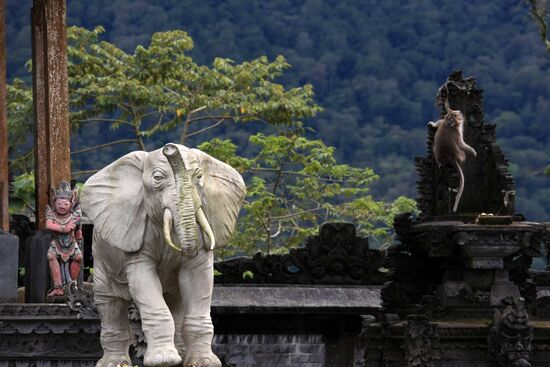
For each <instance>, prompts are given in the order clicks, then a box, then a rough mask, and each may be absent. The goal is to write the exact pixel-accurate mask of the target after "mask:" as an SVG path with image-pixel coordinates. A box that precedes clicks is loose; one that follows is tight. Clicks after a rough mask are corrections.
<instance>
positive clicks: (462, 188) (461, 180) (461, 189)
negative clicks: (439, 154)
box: [453, 160, 464, 213]
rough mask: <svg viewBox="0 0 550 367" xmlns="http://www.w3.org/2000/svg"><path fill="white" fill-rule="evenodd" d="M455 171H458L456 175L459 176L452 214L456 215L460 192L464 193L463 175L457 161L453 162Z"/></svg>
mask: <svg viewBox="0 0 550 367" xmlns="http://www.w3.org/2000/svg"><path fill="white" fill-rule="evenodd" d="M454 166H455V168H456V170H457V171H458V174H459V175H460V183H459V187H458V192H457V194H456V198H455V205H454V206H453V213H456V210H457V209H458V203H459V202H460V198H461V197H462V191H464V173H463V172H462V167H460V163H458V161H457V160H455V164H454Z"/></svg>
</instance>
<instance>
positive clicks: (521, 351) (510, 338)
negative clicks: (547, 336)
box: [488, 297, 533, 367]
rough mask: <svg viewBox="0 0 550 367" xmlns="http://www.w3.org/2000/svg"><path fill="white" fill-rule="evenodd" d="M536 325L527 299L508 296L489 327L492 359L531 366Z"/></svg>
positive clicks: (505, 364) (511, 366) (512, 365)
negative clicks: (530, 321)
mask: <svg viewBox="0 0 550 367" xmlns="http://www.w3.org/2000/svg"><path fill="white" fill-rule="evenodd" d="M532 341H533V327H532V326H531V325H529V315H528V314H527V310H526V309H525V307H524V304H523V299H521V298H512V297H508V298H506V299H504V300H503V301H502V303H501V305H500V307H498V308H497V309H495V315H494V319H493V324H492V325H491V327H490V330H489V336H488V343H489V358H490V360H492V361H496V364H495V365H496V366H502V367H508V366H509V367H518V366H519V367H521V366H525V367H528V366H531V363H530V362H529V361H530V358H531V347H532V346H531V343H532Z"/></svg>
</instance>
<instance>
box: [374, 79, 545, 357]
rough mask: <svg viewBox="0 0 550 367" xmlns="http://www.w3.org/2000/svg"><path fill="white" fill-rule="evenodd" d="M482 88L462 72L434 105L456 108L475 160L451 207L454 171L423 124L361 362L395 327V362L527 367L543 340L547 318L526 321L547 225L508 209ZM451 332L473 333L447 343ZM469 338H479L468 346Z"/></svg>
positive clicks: (510, 183) (378, 353)
mask: <svg viewBox="0 0 550 367" xmlns="http://www.w3.org/2000/svg"><path fill="white" fill-rule="evenodd" d="M482 92H483V91H482V90H480V89H478V88H477V86H476V80H475V79H474V78H463V76H462V72H460V71H455V72H453V73H451V74H450V75H449V77H448V79H447V81H446V82H445V84H444V85H443V86H442V87H441V88H440V89H439V92H438V95H437V97H436V102H437V104H438V105H440V106H441V107H442V110H443V106H444V102H445V101H446V100H447V101H448V102H449V104H450V108H451V109H453V110H460V111H461V112H462V114H463V116H464V121H465V122H464V141H465V142H466V144H468V145H470V146H471V147H473V148H474V149H475V150H476V152H477V157H475V158H474V157H472V156H468V157H467V159H466V161H465V163H464V165H463V171H464V177H465V186H464V192H463V195H462V199H461V201H460V203H459V205H458V210H457V212H456V213H453V212H452V207H453V204H454V201H455V195H456V191H457V190H456V188H457V187H458V186H459V174H458V172H457V170H456V169H455V168H454V167H446V166H439V165H438V164H437V163H436V162H435V159H434V158H433V154H432V149H433V144H434V133H435V131H436V129H435V128H433V127H431V126H428V143H427V155H426V156H425V157H420V158H417V159H416V165H417V171H418V174H419V180H418V193H419V197H418V198H417V203H418V207H419V209H420V214H419V215H418V217H417V218H415V217H413V215H411V214H410V213H406V214H401V215H398V216H397V217H396V218H395V223H394V227H395V232H396V236H397V240H398V241H399V243H398V244H395V245H393V246H392V247H391V248H390V249H389V250H388V258H387V262H386V267H387V268H389V269H390V272H389V279H388V281H387V282H386V283H385V284H384V286H383V288H382V290H381V298H382V305H383V310H384V312H385V317H384V318H383V319H382V320H379V322H378V323H372V324H371V325H367V326H365V330H364V333H365V335H366V336H367V338H366V340H367V342H366V348H367V356H368V357H367V366H379V365H382V364H380V363H381V361H382V360H383V359H385V358H386V359H387V358H390V357H389V356H390V355H391V353H392V351H393V352H396V351H395V350H393V349H392V348H395V347H396V346H397V345H394V346H393V347H388V346H389V345H390V344H391V343H392V342H391V341H390V340H388V338H392V335H394V334H393V333H397V334H400V335H402V338H403V339H402V340H401V339H400V340H401V341H400V343H402V344H400V345H402V348H404V349H403V351H399V353H398V355H399V356H398V357H396V354H395V353H394V354H393V355H392V358H395V365H396V366H397V365H399V366H402V365H403V366H404V365H406V366H435V365H441V366H466V365H476V366H477V365H490V364H486V363H487V362H490V363H493V362H494V363H496V364H495V365H498V366H530V365H531V364H530V357H531V350H532V349H533V348H532V345H531V341H532V340H533V335H536V334H537V333H539V334H540V335H541V338H542V339H543V340H545V344H544V345H545V346H546V347H544V348H547V347H548V335H549V334H550V333H549V331H550V323H549V322H548V318H546V319H545V320H544V319H542V320H540V321H538V320H537V321H536V322H537V323H538V324H537V325H538V329H537V328H533V327H532V325H531V324H530V321H529V315H528V313H527V312H526V310H527V309H528V308H529V307H530V306H531V304H533V305H534V304H537V303H538V304H539V305H542V306H541V307H542V308H543V309H544V301H541V299H540V297H539V298H538V299H537V290H536V288H535V286H534V283H533V282H532V279H530V273H529V268H530V266H531V261H532V258H533V257H536V256H542V253H543V248H544V246H548V230H547V224H544V223H534V222H528V221H526V220H525V218H524V217H523V215H521V214H517V213H516V212H515V208H514V204H515V187H514V179H513V177H512V175H511V174H510V173H509V171H508V161H507V159H506V158H505V157H504V155H503V153H502V151H501V149H500V147H499V146H498V144H497V143H496V136H495V125H493V124H487V123H486V122H485V121H484V116H483V99H482ZM444 114H445V111H443V112H442V117H443V116H444ZM539 313H540V312H539ZM428 318H429V319H428ZM533 319H534V320H536V317H535V318H533ZM421 320H424V321H421ZM428 320H430V321H428ZM490 323H491V325H492V326H491V328H490V330H489V329H488V328H487V325H488V324H490ZM534 330H535V331H534ZM475 335H477V336H475ZM481 337H482V340H479V339H477V338H481ZM488 337H489V339H487V338H488ZM453 338H470V339H471V340H469V341H466V340H464V342H463V343H462V344H457V343H456V342H455V343H454V344H452V343H451V341H452V339H453ZM475 340H477V343H481V344H480V345H477V346H474V345H469V343H473V342H474V341H475ZM388 343H389V344H388ZM487 343H489V344H487ZM535 344H536V338H535ZM400 348H401V347H400ZM457 348H458V349H457ZM461 348H470V349H471V350H470V352H468V353H465V351H464V350H460V349H461ZM544 348H543V350H548V349H544ZM476 349H478V351H476ZM545 355H546V357H544V358H542V360H545V358H546V360H547V358H548V357H550V356H549V355H548V353H546V354H545ZM540 356H541V355H540V354H538V355H537V358H540ZM398 361H399V362H398ZM491 361H493V362H491ZM385 365H394V364H391V363H390V364H385ZM536 365H537V366H539V365H550V362H548V363H547V364H540V363H537V364H536Z"/></svg>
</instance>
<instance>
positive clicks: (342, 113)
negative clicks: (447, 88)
mask: <svg viewBox="0 0 550 367" xmlns="http://www.w3.org/2000/svg"><path fill="white" fill-rule="evenodd" d="M31 6H32V1H31V0H7V14H6V21H7V35H8V37H7V38H8V39H7V47H8V60H7V61H8V78H9V79H10V80H14V79H15V78H21V79H22V80H23V81H25V82H27V83H29V81H30V73H29V71H28V65H26V63H27V61H28V60H29V59H30V57H31V49H30V40H31V35H30V7H31ZM68 25H71V26H79V27H84V28H86V29H89V30H92V29H94V27H96V26H98V25H101V26H103V27H104V29H105V32H104V33H102V34H101V35H100V38H101V39H102V40H105V41H108V42H110V43H112V44H113V45H115V46H116V47H118V48H120V49H122V50H124V51H125V52H127V53H130V54H131V53H134V50H135V49H136V46H138V45H144V47H147V45H149V43H150V42H151V37H152V35H153V34H154V33H155V32H163V31H171V30H175V29H182V30H184V31H186V32H187V33H188V35H189V36H190V37H191V38H192V39H193V43H194V47H193V48H192V49H190V50H189V51H188V54H189V55H190V56H191V57H192V58H193V61H194V62H195V63H197V64H199V65H212V64H213V62H214V59H215V58H216V57H223V58H229V59H232V60H234V63H235V64H240V63H243V62H245V61H248V60H254V59H257V58H259V57H261V56H263V55H265V56H267V58H268V60H270V61H273V60H276V58H277V56H278V55H283V56H284V57H285V58H286V60H287V62H288V63H289V64H290V65H292V67H291V68H288V69H287V68H285V70H284V72H281V73H280V75H279V76H278V77H277V82H278V83H280V84H281V85H284V86H285V87H288V88H299V87H301V86H304V85H307V84H311V85H312V86H313V92H314V96H313V100H314V103H316V104H317V105H319V106H320V107H322V109H323V110H322V111H320V110H315V111H313V112H312V111H311V110H310V111H309V112H312V113H304V114H302V116H300V117H303V119H302V120H303V122H304V124H303V131H304V134H305V136H306V137H308V138H310V139H321V140H322V141H323V142H324V143H325V144H326V145H327V146H333V147H335V150H334V151H333V152H332V151H331V152H330V154H332V153H333V154H334V158H335V159H336V161H337V162H338V163H341V164H345V165H349V166H353V167H360V168H364V169H366V168H367V167H370V168H372V169H373V170H374V172H375V173H376V174H377V175H378V176H379V178H378V179H377V180H374V179H372V180H371V178H372V173H369V174H368V175H367V176H368V177H369V178H368V186H369V188H368V193H369V195H372V197H373V198H375V199H376V200H380V201H383V202H388V203H391V202H393V201H394V200H396V199H398V198H400V196H401V195H404V196H407V197H410V198H414V197H415V196H416V182H415V181H416V173H415V169H414V157H415V156H420V155H424V154H425V153H426V148H425V145H426V125H427V122H428V121H430V120H435V119H437V118H438V116H439V112H440V111H439V109H438V108H437V107H435V105H434V99H435V94H436V93H437V89H438V87H439V86H440V85H441V84H442V83H443V82H444V81H445V80H446V78H447V75H448V74H449V73H450V72H451V71H452V70H454V69H461V70H463V72H464V74H465V75H466V76H474V77H476V78H477V80H478V84H479V86H480V87H481V88H483V89H484V90H485V94H484V103H485V105H484V110H485V120H486V121H487V122H490V123H496V124H497V138H498V142H499V143H500V144H501V147H502V148H503V151H504V152H505V154H506V155H507V157H508V158H509V159H510V161H511V172H512V174H513V175H514V177H515V180H516V188H517V200H516V210H517V211H518V212H522V213H524V214H525V215H526V217H527V218H528V219H529V220H548V218H549V217H550V185H549V183H550V181H549V180H550V178H549V177H548V176H545V174H544V171H545V167H547V166H548V165H549V164H550V126H549V124H548V122H547V119H548V116H550V55H549V54H548V52H547V50H545V48H544V45H543V44H542V42H541V40H540V37H539V34H538V29H537V26H536V24H535V23H534V22H533V21H532V20H531V18H530V15H529V6H528V3H527V2H525V1H520V0H502V1H494V2H487V1H482V0H472V1H467V2H466V1H464V2H457V1H453V0H441V1H435V0H418V1H417V0H415V1H398V0H386V1H381V0H365V1H355V0H339V1H333V0H325V1H322V0H277V1H239V0H228V1H212V0H203V1H200V2H199V1H180V0H163V1H161V2H160V1H148V0H108V1H107V0H96V1H84V0H69V1H68ZM310 107H311V106H310ZM312 108H313V107H312ZM310 115H311V117H309V116H310ZM313 116H314V117H313ZM182 129H183V126H179V125H178V126H175V128H174V130H172V131H171V132H170V134H173V135H175V136H176V137H177V138H179V136H180V134H181V130H182ZM264 131H265V126H264V125H262V124H245V125H240V124H237V125H235V126H233V125H231V124H229V125H223V126H220V128H219V129H216V130H212V131H211V132H209V133H208V134H203V135H199V136H196V137H189V139H188V140H187V141H186V145H189V146H198V145H200V144H201V143H204V142H207V141H209V140H210V139H212V138H214V137H217V138H220V139H230V140H231V142H232V143H233V144H234V146H235V149H236V150H237V151H238V152H239V153H240V154H242V155H246V152H257V151H259V150H260V148H259V147H258V146H257V144H256V146H254V144H253V141H252V142H251V140H250V139H249V136H250V135H251V134H255V133H258V132H264ZM125 137H126V135H125V132H124V131H123V129H115V130H113V129H105V128H104V127H101V126H95V127H93V126H89V127H87V128H86V129H79V130H75V132H74V135H73V137H72V145H73V146H72V150H73V151H75V150H79V149H83V148H86V147H88V146H93V145H97V144H102V143H104V142H105V141H106V139H111V140H112V139H124V138H125ZM177 138H176V139H172V140H177ZM166 139H167V136H166V133H164V134H162V133H160V134H157V135H154V136H151V137H150V139H148V141H147V142H146V143H145V147H146V148H147V149H152V148H156V147H158V146H161V145H162V144H163V143H164V142H166ZM256 142H257V141H256ZM264 146H265V145H264ZM130 148H132V149H130ZM136 148H137V147H135V146H134V147H129V146H122V145H116V146H110V147H106V148H104V149H97V150H93V151H90V152H87V154H86V155H85V156H84V155H78V156H75V157H74V158H75V159H74V162H73V171H87V170H93V169H98V168H101V167H103V166H104V165H106V164H108V163H109V162H111V161H113V160H114V159H115V158H117V157H119V156H120V155H122V154H124V153H126V152H128V151H130V150H133V149H136ZM226 148H227V149H228V150H231V149H232V147H226ZM227 149H226V150H227ZM308 149H310V148H308ZM222 153H223V152H222ZM14 154H16V153H14ZM83 177H84V178H85V176H83ZM365 177H366V176H363V179H365ZM363 183H364V182H363ZM366 192H367V191H366V189H365V191H363V192H362V193H363V194H365V193H366ZM394 203H395V202H394ZM398 204H399V203H398ZM401 204H403V203H402V202H401ZM405 204H407V203H405ZM405 204H403V205H401V207H406V206H407V205H405ZM399 207H400V205H394V206H392V207H391V208H390V209H389V210H386V211H385V212H384V213H383V214H384V215H385V216H386V217H385V219H384V218H382V220H388V219H387V218H388V217H389V215H390V214H392V213H393V211H394V210H397V209H398V208H399ZM347 210H348V211H349V210H354V208H347ZM381 216H382V214H380V215H379V217H381ZM275 231H276V228H275V229H274V230H273V232H275Z"/></svg>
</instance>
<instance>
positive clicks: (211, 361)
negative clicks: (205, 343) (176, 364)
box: [183, 350, 222, 367]
mask: <svg viewBox="0 0 550 367" xmlns="http://www.w3.org/2000/svg"><path fill="white" fill-rule="evenodd" d="M183 366H184V367H222V362H220V360H219V358H218V357H217V356H216V355H215V354H214V353H212V351H202V352H198V351H195V352H193V351H190V350H188V351H187V353H186V355H185V361H184V362H183Z"/></svg>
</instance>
